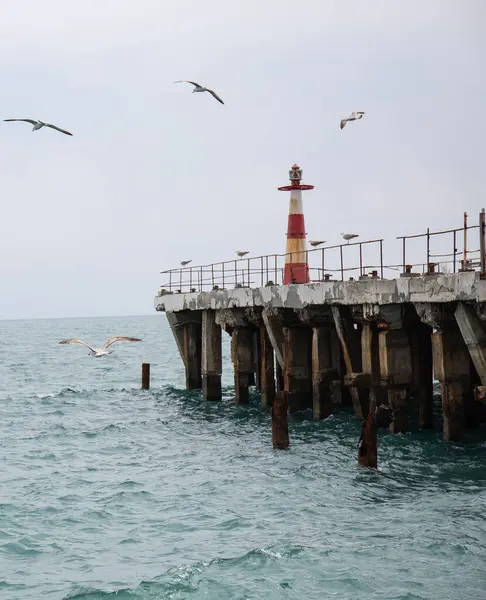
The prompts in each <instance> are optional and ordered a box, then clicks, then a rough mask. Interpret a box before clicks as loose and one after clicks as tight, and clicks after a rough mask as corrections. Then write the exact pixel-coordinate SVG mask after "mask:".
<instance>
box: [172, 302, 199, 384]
mask: <svg viewBox="0 0 486 600" xmlns="http://www.w3.org/2000/svg"><path fill="white" fill-rule="evenodd" d="M166 315H167V321H168V322H169V325H170V328H171V330H172V334H173V336H174V339H175V341H176V344H177V349H178V350H179V354H180V356H181V358H182V362H183V363H184V367H185V371H186V389H188V390H200V389H201V387H202V379H201V318H202V317H201V315H202V311H198V310H194V311H190V310H181V311H177V312H167V313H166Z"/></svg>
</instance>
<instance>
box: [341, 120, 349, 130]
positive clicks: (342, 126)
mask: <svg viewBox="0 0 486 600" xmlns="http://www.w3.org/2000/svg"><path fill="white" fill-rule="evenodd" d="M347 122H348V120H347V119H343V120H342V121H341V129H343V128H344V126H345V125H346V123H347Z"/></svg>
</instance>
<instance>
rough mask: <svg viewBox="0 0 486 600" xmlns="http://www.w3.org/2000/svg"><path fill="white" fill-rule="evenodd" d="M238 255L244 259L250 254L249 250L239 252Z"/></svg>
mask: <svg viewBox="0 0 486 600" xmlns="http://www.w3.org/2000/svg"><path fill="white" fill-rule="evenodd" d="M236 254H237V255H238V256H239V257H240V258H243V256H246V255H247V254H250V251H249V250H237V251H236Z"/></svg>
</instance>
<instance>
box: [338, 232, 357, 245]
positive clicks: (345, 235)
mask: <svg viewBox="0 0 486 600" xmlns="http://www.w3.org/2000/svg"><path fill="white" fill-rule="evenodd" d="M340 235H342V236H343V240H346V241H347V242H348V244H349V240H352V239H353V238H355V237H359V233H341V234H340Z"/></svg>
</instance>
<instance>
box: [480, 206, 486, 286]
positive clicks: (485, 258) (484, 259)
mask: <svg viewBox="0 0 486 600" xmlns="http://www.w3.org/2000/svg"><path fill="white" fill-rule="evenodd" d="M485 219H486V215H485V212H484V208H483V209H481V212H480V213H479V236H480V237H479V252H480V254H481V263H480V264H481V279H484V276H485V273H486V255H485V252H486V249H485V240H484V233H485V227H486V221H485Z"/></svg>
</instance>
